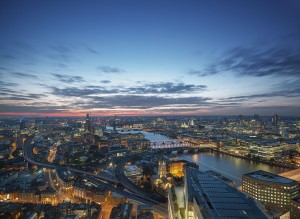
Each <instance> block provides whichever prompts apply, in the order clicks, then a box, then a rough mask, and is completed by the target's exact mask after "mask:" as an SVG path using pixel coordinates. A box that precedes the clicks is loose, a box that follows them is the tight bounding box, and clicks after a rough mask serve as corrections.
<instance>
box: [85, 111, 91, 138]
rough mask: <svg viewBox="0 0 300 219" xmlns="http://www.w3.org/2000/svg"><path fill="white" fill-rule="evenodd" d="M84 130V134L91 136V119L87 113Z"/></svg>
mask: <svg viewBox="0 0 300 219" xmlns="http://www.w3.org/2000/svg"><path fill="white" fill-rule="evenodd" d="M85 130H86V132H88V133H90V134H92V124H91V118H90V114H89V113H87V114H86V119H85Z"/></svg>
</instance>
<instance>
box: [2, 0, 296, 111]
mask: <svg viewBox="0 0 300 219" xmlns="http://www.w3.org/2000/svg"><path fill="white" fill-rule="evenodd" d="M0 30H1V34H0V116H26V115H34V116H83V115H85V114H86V113H87V112H91V113H92V114H93V115H99V116H110V115H128V116H129V115H239V114H242V115H253V114H260V115H274V114H278V115H292V116H298V115H300V86H299V84H300V3H299V1H297V0H285V1H280V0H277V1H276V0H268V1H267V0H243V1H240V0H219V1H217V0H212V1H204V0H203V1H201V0H188V1H184V0H182V1H177V0H172V1H168V0H163V1H162V0H160V1H156V0H151V1H146V0H145V1H143V0H139V1H130V0H120V1H116V0H111V1H108V0H107V1H101V0H99V1H92V0H82V1H79V0H59V1H57V0H51V1H50V0H49V1H47V0H44V1H30V0H27V1H26V0H24V1H18V0H2V1H0Z"/></svg>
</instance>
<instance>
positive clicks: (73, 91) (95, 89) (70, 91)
mask: <svg viewBox="0 0 300 219" xmlns="http://www.w3.org/2000/svg"><path fill="white" fill-rule="evenodd" d="M51 89H52V94H54V95H57V96H65V97H84V96H88V95H99V94H112V93H117V92H118V90H114V89H113V90H108V89H105V88H104V87H100V86H92V87H90V88H89V87H85V88H77V87H66V88H58V87H51Z"/></svg>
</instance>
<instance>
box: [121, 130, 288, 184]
mask: <svg viewBox="0 0 300 219" xmlns="http://www.w3.org/2000/svg"><path fill="white" fill-rule="evenodd" d="M124 133H143V134H144V135H145V138H146V139H148V140H150V141H165V140H170V138H168V137H167V136H165V135H160V134H155V133H151V132H144V131H129V132H124ZM174 140H175V139H174ZM174 150H176V149H175V148H174ZM178 160H187V161H191V162H195V163H197V164H198V165H199V169H200V170H201V171H208V170H213V171H215V172H217V173H220V174H221V175H223V176H225V177H227V178H228V179H231V180H233V181H234V182H235V184H236V185H237V186H240V185H242V176H243V175H244V174H246V173H250V172H253V171H256V170H265V171H268V172H271V173H276V174H277V173H282V172H285V171H288V170H289V169H287V168H283V167H276V166H271V165H268V164H264V163H259V162H255V161H249V160H246V159H242V158H238V157H233V156H230V155H225V154H219V153H216V152H201V153H198V154H182V155H179V156H178Z"/></svg>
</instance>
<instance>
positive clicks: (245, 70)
mask: <svg viewBox="0 0 300 219" xmlns="http://www.w3.org/2000/svg"><path fill="white" fill-rule="evenodd" d="M281 40H282V39H281ZM294 40H295V39H294ZM299 45H300V40H299V39H298V40H297V41H296V42H295V43H294V44H293V43H291V42H290V45H287V44H285V43H284V42H283V41H279V42H277V43H276V45H253V46H239V47H236V48H233V49H231V50H229V51H227V52H226V53H224V54H223V55H222V56H221V57H220V58H218V60H216V61H215V62H214V64H211V65H209V66H208V67H206V68H204V69H201V70H194V69H192V70H190V71H189V72H188V74H192V75H197V76H200V77H204V76H209V75H215V74H220V73H226V72H232V73H234V74H236V75H237V76H252V77H263V76H281V77H286V76H291V77H299V76H300V47H299Z"/></svg>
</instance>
